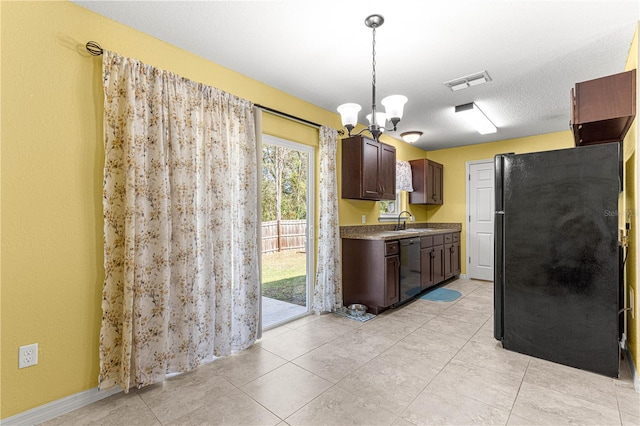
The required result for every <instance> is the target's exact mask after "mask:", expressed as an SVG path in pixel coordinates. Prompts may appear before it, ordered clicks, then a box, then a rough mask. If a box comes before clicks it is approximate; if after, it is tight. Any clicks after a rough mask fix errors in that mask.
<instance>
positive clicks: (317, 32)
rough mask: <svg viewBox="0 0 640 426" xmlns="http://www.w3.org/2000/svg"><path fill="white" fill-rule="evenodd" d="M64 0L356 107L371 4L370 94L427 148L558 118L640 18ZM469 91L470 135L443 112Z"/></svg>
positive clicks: (306, 93) (363, 82)
mask: <svg viewBox="0 0 640 426" xmlns="http://www.w3.org/2000/svg"><path fill="white" fill-rule="evenodd" d="M74 3H76V4H78V5H80V6H83V7H85V8H87V9H90V10H93V11H95V12H97V13H99V14H101V15H104V16H106V17H109V18H111V19H114V20H116V21H119V22H121V23H123V24H125V25H127V26H130V27H133V28H135V29H138V30H140V31H142V32H144V33H147V34H149V35H152V36H154V37H156V38H158V39H160V40H164V41H166V42H168V43H170V44H172V45H175V46H177V47H180V48H181V49H184V50H187V51H189V52H193V53H195V54H197V55H199V56H202V57H204V58H207V59H209V60H211V61H213V62H215V63H217V64H220V65H223V66H225V67H228V68H231V69H233V70H235V71H237V72H239V73H241V74H244V75H247V76H249V77H252V78H254V79H256V80H259V81H261V82H264V83H266V84H268V85H270V86H273V87H276V88H278V89H280V90H282V91H284V92H287V93H290V94H292V95H294V96H296V97H298V98H301V99H304V100H306V101H308V102H311V103H312V104H315V105H318V106H320V107H322V108H325V109H327V110H330V111H335V108H336V107H337V106H338V105H340V104H342V103H345V102H356V103H359V104H360V105H362V106H363V112H365V114H368V113H369V112H370V108H371V107H370V105H371V71H372V70H371V59H372V57H371V36H372V35H371V29H369V28H367V27H366V26H365V25H364V19H365V18H366V17H367V16H368V15H371V14H374V13H375V14H380V15H383V16H384V18H385V23H384V25H383V26H382V27H380V28H379V29H378V30H377V35H376V44H377V46H376V51H377V54H376V62H377V65H376V69H377V90H378V94H377V98H378V103H379V101H380V99H382V98H383V97H385V96H387V95H390V94H403V95H405V96H407V97H408V98H409V102H408V103H407V104H406V106H405V115H404V118H403V119H402V121H401V122H400V124H399V125H398V131H397V132H396V133H395V134H394V135H395V136H397V137H399V134H400V133H401V132H403V131H407V130H420V131H422V132H424V134H423V136H422V137H421V138H420V140H419V141H418V142H417V143H416V145H417V146H419V147H420V148H423V149H426V150H433V149H441V148H448V147H454V146H461V145H468V144H475V143H483V142H489V141H495V140H502V139H510V138H517V137H523V136H529V135H537V134H542V133H548V132H555V131H560V130H566V129H568V126H569V120H570V103H569V92H570V89H571V87H573V86H574V84H575V83H576V82H580V81H585V80H590V79H593V78H598V77H602V76H605V75H609V74H615V73H618V72H621V71H623V69H624V66H625V62H626V59H627V56H628V54H629V48H630V45H631V40H632V38H633V34H634V30H635V26H636V24H637V22H638V20H639V19H640V2H639V1H637V0H632V1H611V0H604V1H577V0H574V1H567V0H564V1H558V0H555V1H523V0H509V1H487V0H474V1H471V0H464V1H462V0H448V1H438V2H434V1H426V0H422V1H406V0H395V1H390V0H385V1H378V0H369V1H360V0H358V1H354V0H349V1H347V0H342V1H307V0H298V1H198V2H196V1H74ZM98 41H99V42H100V43H101V44H102V46H103V47H104V48H106V49H109V40H98ZM485 70H486V71H487V72H488V73H489V75H490V77H491V78H492V81H491V82H489V83H487V84H483V85H480V86H475V87H471V88H469V89H464V90H461V91H457V92H452V91H450V90H449V89H448V88H447V87H445V86H444V84H443V83H444V82H446V81H449V80H452V79H455V78H457V77H462V76H465V75H468V74H473V73H477V72H481V71H485ZM469 102H475V103H476V104H477V105H478V106H479V107H480V108H481V109H482V110H483V111H484V112H485V113H486V114H487V115H488V116H489V117H490V118H491V119H492V121H493V122H494V123H495V124H496V125H497V127H498V128H499V130H498V133H496V134H492V135H485V136H482V135H479V134H478V133H476V132H475V131H473V130H472V129H470V128H469V127H467V125H466V124H465V123H463V122H461V120H460V119H459V118H457V117H455V114H454V107H455V106H456V105H461V104H465V103H469ZM266 106H269V105H266ZM286 112H287V113H290V114H294V115H296V111H286ZM365 114H363V113H362V112H361V116H360V122H361V123H363V122H364V121H365V119H364V115H365ZM303 118H305V117H303Z"/></svg>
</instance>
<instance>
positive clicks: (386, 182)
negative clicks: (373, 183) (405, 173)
mask: <svg viewBox="0 0 640 426" xmlns="http://www.w3.org/2000/svg"><path fill="white" fill-rule="evenodd" d="M379 178H380V197H379V198H380V199H381V200H395V199H396V149H395V148H394V147H392V146H390V145H387V144H384V143H381V144H380V166H379Z"/></svg>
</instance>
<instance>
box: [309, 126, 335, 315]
mask: <svg viewBox="0 0 640 426" xmlns="http://www.w3.org/2000/svg"><path fill="white" fill-rule="evenodd" d="M337 151H338V132H337V131H336V130H334V129H330V128H328V127H325V126H322V127H320V219H319V221H320V230H319V234H318V265H317V268H316V284H315V290H314V294H313V311H314V312H316V313H320V312H331V311H333V310H335V309H336V308H340V307H342V270H341V268H340V226H339V224H338V183H337V177H336V153H337Z"/></svg>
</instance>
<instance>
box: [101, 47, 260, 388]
mask: <svg viewBox="0 0 640 426" xmlns="http://www.w3.org/2000/svg"><path fill="white" fill-rule="evenodd" d="M103 89H104V108H105V112H104V138H105V165H104V193H103V207H104V238H105V246H104V257H105V259H104V265H105V283H104V290H103V300H102V309H103V319H102V328H101V333H100V388H101V389H108V388H110V387H112V386H114V385H119V386H120V387H121V388H122V389H124V390H125V391H127V390H128V389H129V387H131V386H138V387H142V386H145V385H148V384H152V383H156V382H159V381H162V380H163V379H164V378H165V377H166V374H168V373H172V372H183V371H189V370H192V369H194V368H196V367H197V366H198V365H199V364H200V363H201V362H203V361H204V360H207V359H211V358H212V357H213V356H222V355H227V354H229V353H231V352H232V351H235V350H241V349H244V348H246V347H248V346H250V345H251V344H253V342H254V341H255V339H256V333H257V332H258V324H259V303H260V282H259V278H258V277H259V275H258V274H259V265H258V247H259V244H258V240H257V232H258V231H257V227H258V216H257V211H258V209H257V205H256V200H257V199H258V197H257V181H258V176H257V163H256V140H255V138H256V136H255V132H254V117H253V109H252V105H251V104H250V102H248V101H245V100H242V99H239V98H236V97H234V96H232V95H230V94H228V93H225V92H223V91H220V90H218V89H215V88H212V87H209V86H205V85H202V84H199V83H196V82H193V81H190V80H187V79H184V78H181V77H179V76H176V75H174V74H172V73H169V72H166V71H163V70H159V69H156V68H153V67H150V66H148V65H145V64H143V63H140V62H138V61H136V60H134V59H130V58H124V57H121V56H119V55H117V54H115V53H112V52H105V53H104V58H103Z"/></svg>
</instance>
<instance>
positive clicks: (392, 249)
mask: <svg viewBox="0 0 640 426" xmlns="http://www.w3.org/2000/svg"><path fill="white" fill-rule="evenodd" d="M399 252H400V243H398V242H397V241H389V242H388V243H385V247H384V255H385V256H391V255H393V254H398V253H399Z"/></svg>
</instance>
